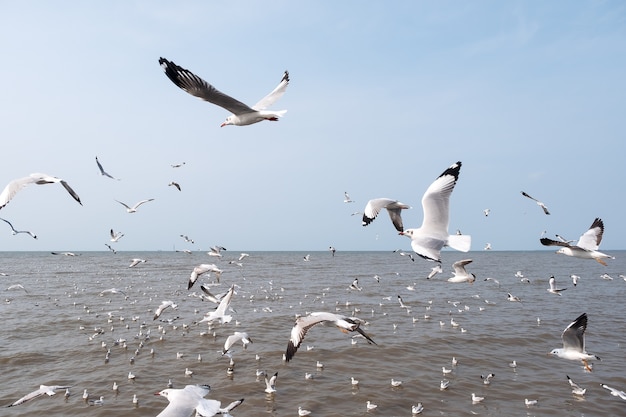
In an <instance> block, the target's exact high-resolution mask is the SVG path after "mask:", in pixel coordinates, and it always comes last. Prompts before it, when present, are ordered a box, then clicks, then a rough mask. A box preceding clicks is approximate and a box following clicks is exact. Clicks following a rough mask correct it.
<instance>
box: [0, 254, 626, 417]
mask: <svg viewBox="0 0 626 417" xmlns="http://www.w3.org/2000/svg"><path fill="white" fill-rule="evenodd" d="M605 252H609V253H611V254H612V255H614V256H616V259H615V260H608V261H607V263H608V266H606V267H605V266H602V265H600V264H598V263H596V262H594V261H592V260H580V259H573V258H569V257H566V256H562V255H557V254H555V253H554V252H553V251H536V252H490V251H484V252H471V253H469V254H461V253H458V252H452V251H446V252H444V253H443V254H442V257H443V264H442V266H443V268H444V272H443V273H442V274H439V275H437V276H435V277H434V278H433V279H431V280H427V279H426V276H427V275H428V273H429V272H430V270H431V267H432V266H434V264H433V263H432V262H427V261H425V260H422V259H419V258H417V259H415V261H414V262H412V261H411V260H410V259H409V257H408V256H400V255H399V254H398V253H393V252H391V251H389V252H341V251H338V252H337V253H336V255H335V256H334V257H333V256H331V254H330V253H329V252H312V253H311V257H310V261H308V262H307V261H304V259H303V257H304V255H306V254H307V253H303V252H250V256H249V257H246V258H244V259H243V260H242V261H241V264H242V265H241V266H239V265H237V264H236V263H229V261H237V258H238V257H239V252H235V251H230V250H229V251H226V252H223V254H224V256H223V258H221V259H218V258H214V257H209V256H208V255H207V254H206V252H201V251H199V252H194V253H192V254H191V255H189V254H185V253H176V252H125V253H124V252H118V253H117V254H113V253H110V252H106V253H104V252H102V253H100V252H85V253H82V254H80V255H79V256H74V257H71V256H60V255H57V256H55V255H51V254H50V253H47V252H46V253H40V252H37V253H26V252H10V253H7V252H5V253H2V254H0V272H1V273H5V274H7V275H6V276H0V282H1V284H0V293H1V295H2V303H1V304H0V319H1V320H2V324H1V326H2V327H1V329H2V332H1V333H0V370H1V374H2V378H3V384H2V386H1V387H0V406H3V407H5V406H6V405H8V404H11V403H12V402H13V401H15V400H17V399H18V398H20V397H21V396H23V395H25V394H27V393H29V392H30V391H33V390H35V389H37V388H38V387H39V385H40V384H46V385H53V384H54V385H71V386H72V388H71V389H70V391H71V394H72V395H71V396H70V397H69V399H67V400H66V399H65V398H64V395H63V391H59V392H58V393H57V395H55V396H52V397H48V396H43V397H40V398H37V399H34V400H32V401H30V402H27V403H24V404H21V405H19V406H16V407H11V408H0V410H2V411H1V412H0V415H2V416H26V415H28V416H31V415H50V416H52V415H54V416H135V417H144V416H156V415H157V414H158V413H159V412H160V411H161V410H163V409H164V408H165V407H166V405H167V400H166V399H165V398H163V397H159V396H155V395H154V393H155V392H157V391H160V390H162V389H164V388H166V385H167V383H168V380H170V379H171V381H172V383H173V384H174V387H175V388H182V387H184V386H185V385H187V384H209V385H210V386H211V392H210V393H209V395H208V396H207V398H211V399H216V400H220V401H222V403H224V404H227V403H229V402H230V401H233V400H236V399H240V398H244V399H245V401H244V402H243V404H242V405H240V406H239V407H238V408H236V409H235V410H233V411H232V415H233V416H235V417H237V416H239V417H243V416H296V415H297V412H298V407H299V406H302V407H303V408H305V409H308V410H311V411H312V414H311V415H312V416H365V415H371V416H376V415H378V416H410V415H411V405H413V404H417V403H418V402H421V403H422V404H423V406H424V412H423V414H422V415H424V416H434V415H444V416H459V415H483V416H504V415H507V416H510V415H517V416H519V415H528V416H534V415H536V416H563V415H568V416H576V415H579V416H583V415H584V416H594V415H597V416H609V415H613V416H617V415H626V402H625V401H622V400H621V399H619V398H617V397H613V396H611V395H610V393H609V392H608V391H607V390H605V389H603V388H602V387H601V386H600V384H601V383H605V384H607V385H610V386H613V387H616V388H619V389H622V390H624V389H626V355H625V349H624V342H625V341H626V321H625V320H624V311H625V309H624V306H623V300H624V298H625V295H626V282H625V281H624V279H622V278H621V277H619V275H620V274H626V261H625V260H626V252H624V251H613V252H611V251H608V250H606V251H605ZM135 257H138V258H144V259H146V260H147V262H146V263H143V264H140V265H138V266H137V267H134V268H129V267H128V265H129V264H130V260H131V258H135ZM464 258H472V259H473V260H474V262H473V263H471V264H469V265H468V266H467V269H468V271H470V272H473V273H475V274H476V275H477V279H476V282H475V283H474V284H471V285H470V284H467V283H463V284H456V283H449V282H447V281H446V279H447V278H448V277H450V276H451V275H452V274H451V265H452V263H453V262H454V261H456V260H459V259H464ZM237 262H238V261H237ZM201 263H216V264H217V266H218V267H219V268H221V269H222V270H223V271H224V272H223V274H222V276H221V279H220V283H219V285H213V286H211V290H212V291H213V293H220V292H225V291H226V290H227V289H228V288H229V287H230V285H231V284H235V286H236V294H235V296H234V297H233V300H232V303H231V307H232V309H233V310H234V312H232V313H231V314H232V315H233V320H232V321H231V322H230V323H228V324H225V325H220V324H214V325H213V326H212V327H211V328H209V327H208V326H207V325H206V324H201V325H195V324H194V322H195V321H197V320H200V319H201V318H202V316H203V315H204V314H205V313H206V312H208V311H210V310H212V309H214V308H215V304H212V303H211V302H209V301H202V300H201V299H200V298H198V297H197V296H196V295H197V294H200V293H201V291H200V284H201V283H205V284H207V283H215V279H216V278H215V276H214V275H211V276H210V277H206V276H202V277H201V278H200V279H199V280H198V282H197V283H196V284H195V286H194V287H193V288H191V290H187V282H188V279H189V275H190V273H191V270H192V269H193V267H194V266H196V265H199V264H201ZM517 271H522V273H523V274H524V276H525V277H527V278H528V279H529V280H530V283H524V282H522V281H521V280H520V279H519V278H517V277H515V273H516V272H517ZM604 273H607V274H608V275H609V276H611V277H612V278H613V280H609V279H604V278H602V277H601V275H602V274H604ZM551 274H553V275H554V276H555V277H556V280H557V285H558V286H559V287H567V288H568V289H567V290H566V291H564V292H563V295H562V296H557V295H554V294H550V293H548V292H547V291H546V289H547V288H548V278H549V276H550V275H551ZM571 274H576V275H579V276H580V277H581V281H580V283H579V284H578V286H576V287H574V286H573V285H572V281H571V279H570V275H571ZM375 276H378V277H379V280H377V279H376V278H375ZM487 277H490V278H494V279H497V280H498V281H499V282H500V284H499V285H498V284H496V283H495V282H494V281H493V280H488V281H485V278H487ZM355 278H358V282H359V286H360V287H361V288H362V290H361V291H356V290H348V287H349V285H350V284H351V283H352V281H353V280H354V279H355ZM14 284H21V285H23V286H24V288H25V290H22V289H19V288H15V289H11V290H8V289H7V288H9V287H10V286H11V285H14ZM110 288H119V289H121V290H122V291H124V293H125V294H126V297H125V296H124V295H122V294H106V295H104V296H100V295H99V294H100V292H101V291H103V290H106V289H110ZM507 292H510V293H512V294H514V295H516V296H519V297H520V298H521V299H522V303H516V302H510V301H507ZM398 295H400V296H401V297H402V300H403V302H404V303H405V304H406V305H408V306H409V308H408V309H405V308H402V307H401V306H400V303H399V302H398V299H397V296H398ZM163 300H172V301H174V302H175V303H176V304H177V305H178V309H177V310H173V309H171V308H170V309H166V310H165V311H164V312H163V314H162V315H161V317H160V319H158V320H153V318H152V316H153V312H154V310H155V309H156V307H157V306H158V305H159V304H160V303H161V301H163ZM311 311H330V312H338V313H341V314H346V315H356V316H357V317H360V318H362V319H364V320H366V321H367V324H366V325H364V326H363V329H364V330H365V331H366V332H367V333H368V334H369V335H371V337H372V338H373V339H374V340H375V341H376V342H377V345H368V344H367V343H366V341H365V340H364V339H363V338H355V340H356V343H355V344H354V343H353V342H352V337H351V336H353V335H352V334H343V333H341V332H339V331H337V329H336V328H335V327H332V326H326V327H324V326H315V327H313V328H312V329H311V330H310V331H309V332H308V334H307V335H306V338H305V339H304V342H303V344H302V346H301V347H300V349H299V350H298V352H297V353H296V355H295V357H294V358H293V360H292V361H290V362H289V363H286V362H284V361H283V359H282V355H283V353H284V352H285V349H286V346H287V341H288V340H289V334H290V331H291V327H292V326H293V324H294V319H295V317H296V315H297V314H306V313H308V312H311ZM583 312H586V313H587V314H588V316H589V326H588V329H587V339H586V341H587V346H586V348H587V351H588V352H590V353H594V354H596V355H598V356H600V357H601V358H602V361H597V362H594V364H593V365H594V366H593V372H587V371H585V370H584V369H583V367H582V365H581V364H580V363H578V362H575V361H568V360H564V359H558V358H554V357H550V356H548V355H547V353H548V352H549V351H550V350H552V349H553V348H556V347H560V346H561V338H560V336H561V332H562V331H563V330H564V328H565V327H566V326H567V325H568V324H569V323H571V322H572V321H573V320H574V319H575V318H576V317H577V316H578V315H580V314H581V313H583ZM425 316H430V318H429V319H427V318H425ZM172 319H175V320H172ZM451 319H454V321H455V322H457V323H458V324H459V326H458V327H453V326H451V324H450V321H451ZM537 319H539V320H540V321H539V322H538V320H537ZM161 320H164V321H161ZM168 320H171V321H170V322H168ZM97 329H101V331H102V332H101V333H99V330H97ZM234 331H245V332H247V333H248V334H249V336H250V337H251V338H252V340H253V343H252V344H250V345H248V347H247V349H246V350H242V347H241V344H237V345H236V346H235V347H233V348H232V352H233V360H234V362H235V366H234V370H235V371H234V374H232V375H227V372H226V370H227V368H228V363H229V360H228V358H227V357H225V356H222V355H221V352H220V351H221V349H222V347H223V344H224V340H225V339H226V337H228V336H229V335H230V334H232V333H233V332H234ZM213 332H215V336H213ZM119 339H126V341H127V342H126V344H127V348H126V349H125V348H124V347H123V346H122V344H118V345H116V343H115V342H116V340H119ZM141 342H143V347H140V343H141ZM103 343H104V344H106V347H103ZM307 346H309V347H311V349H310V350H309V349H307ZM108 349H110V358H109V360H108V362H106V361H105V355H106V352H107V350H108ZM152 349H153V350H154V354H153V355H151V354H150V351H151V350H152ZM177 352H180V353H182V354H183V355H184V356H183V357H182V358H180V359H177ZM198 355H201V357H202V360H201V361H199V360H198ZM256 355H258V356H259V357H260V359H258V360H257V358H256ZM131 357H134V362H133V363H131ZM453 357H455V358H457V359H458V365H456V366H453V365H452V363H451V361H452V358H453ZM514 360H515V361H516V363H517V365H518V366H517V368H512V367H510V366H509V364H510V363H511V362H512V361H514ZM317 361H320V362H322V363H323V364H324V368H323V369H321V370H320V369H318V368H317V367H316V362H317ZM442 367H445V368H448V369H451V370H452V373H451V374H449V375H446V376H444V375H443V374H442ZM186 368H189V369H190V370H192V371H193V375H192V376H190V377H189V376H185V369H186ZM257 370H265V371H267V373H269V374H273V373H275V372H278V380H277V384H276V385H277V386H276V387H277V392H276V393H275V394H272V395H269V394H266V393H265V392H264V389H265V383H264V382H263V380H262V378H258V377H257V375H256V371H257ZM129 371H132V373H134V374H135V375H136V378H135V380H134V381H130V380H129V379H128V377H127V376H128V373H129ZM306 373H311V374H312V376H313V378H312V379H305V374H306ZM488 373H494V374H495V377H494V378H493V379H492V382H491V384H489V385H485V384H483V380H482V379H481V374H482V375H486V374H488ZM566 375H569V376H570V377H571V378H572V379H573V380H574V381H576V382H577V383H578V384H579V385H581V386H582V387H584V388H587V392H586V394H585V396H584V397H576V396H574V395H572V393H571V389H570V387H569V384H568V382H567V379H566ZM350 377H354V378H355V379H357V380H359V381H360V383H359V385H358V387H353V386H352V385H351V383H350ZM392 378H393V379H396V380H401V381H402V382H403V383H402V385H401V386H400V387H397V388H393V387H392V386H391V384H390V381H391V379H392ZM442 379H446V380H449V381H450V385H449V388H448V389H446V390H443V391H442V390H440V388H439V384H440V381H441V380H442ZM114 381H115V382H117V383H118V384H119V386H120V388H119V393H115V392H114V391H113V390H112V385H113V382H114ZM85 389H86V390H87V391H88V392H89V394H90V398H92V399H97V398H99V397H100V396H104V405H102V406H90V405H88V404H86V403H85V402H84V400H83V399H82V393H83V390H85ZM472 392H474V393H476V395H479V396H483V397H485V399H484V401H482V402H481V403H478V404H472V401H471V393H472ZM134 394H136V395H137V397H138V399H139V404H138V406H137V407H135V406H134V405H133V403H132V398H133V395H134ZM525 398H529V399H536V400H538V404H537V405H535V406H531V407H527V406H526V405H525V404H524V399H525ZM368 400H370V401H372V402H373V403H375V404H377V405H378V408H377V409H376V410H372V411H369V412H367V411H366V402H367V401H368Z"/></svg>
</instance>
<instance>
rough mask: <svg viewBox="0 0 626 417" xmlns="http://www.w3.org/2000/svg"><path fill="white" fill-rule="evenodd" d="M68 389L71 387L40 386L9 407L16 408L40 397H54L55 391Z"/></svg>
mask: <svg viewBox="0 0 626 417" xmlns="http://www.w3.org/2000/svg"><path fill="white" fill-rule="evenodd" d="M68 388H71V386H69V385H40V386H39V389H38V390H35V391H33V392H31V393H29V394H26V395H24V396H23V397H22V398H20V399H19V400H17V401H15V402H13V403H11V404H9V405H8V406H7V407H14V406H16V405H20V404H24V403H25V402H27V401H30V400H32V399H34V398H37V397H40V396H42V395H44V394H47V395H49V396H53V395H54V394H56V392H55V391H58V390H61V389H68Z"/></svg>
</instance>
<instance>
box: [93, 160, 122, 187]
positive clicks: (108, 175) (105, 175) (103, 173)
mask: <svg viewBox="0 0 626 417" xmlns="http://www.w3.org/2000/svg"><path fill="white" fill-rule="evenodd" d="M96 164H98V169H99V170H100V175H102V176H103V177H109V178H111V179H112V180H117V181H119V178H115V177H114V176H113V175H111V174H109V173H108V172H106V171H105V170H104V168H103V167H102V164H101V163H100V161H99V160H98V157H97V156H96Z"/></svg>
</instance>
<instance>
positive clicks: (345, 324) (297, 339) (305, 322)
mask: <svg viewBox="0 0 626 417" xmlns="http://www.w3.org/2000/svg"><path fill="white" fill-rule="evenodd" d="M324 322H330V323H333V324H334V325H335V326H337V327H338V328H339V330H341V331H342V332H344V333H347V332H354V331H357V332H359V333H360V334H361V336H363V337H365V339H367V341H368V343H374V344H376V342H374V341H373V340H372V339H371V338H370V337H369V336H368V335H367V333H365V332H364V331H363V330H361V328H360V327H359V326H360V325H361V323H362V322H363V321H362V320H361V319H358V318H356V317H346V316H342V315H340V314H334V313H327V312H313V313H310V314H309V315H308V316H300V317H298V318H297V319H296V324H295V325H294V326H293V328H292V329H291V337H290V338H289V343H288V344H287V352H286V353H285V360H286V361H287V362H288V361H290V360H291V358H293V356H294V355H295V354H296V351H297V350H298V347H300V344H301V343H302V340H304V336H305V335H306V333H307V332H308V331H309V329H310V328H311V327H313V326H315V325H316V324H320V323H324Z"/></svg>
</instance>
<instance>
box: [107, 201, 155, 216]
mask: <svg viewBox="0 0 626 417" xmlns="http://www.w3.org/2000/svg"><path fill="white" fill-rule="evenodd" d="M115 201H117V202H118V203H120V204H121V205H123V206H124V207H126V211H127V212H128V213H136V212H137V209H138V208H139V206H140V205H142V204H145V203H148V202H150V201H154V198H149V199H147V200H141V201H140V202H138V203H137V204H135V205H134V206H132V207H130V206H129V205H127V204H126V203H122V202H121V201H119V200H115Z"/></svg>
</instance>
